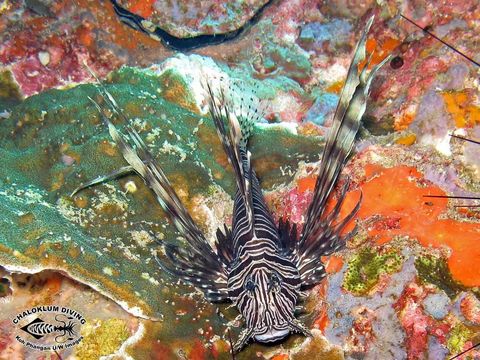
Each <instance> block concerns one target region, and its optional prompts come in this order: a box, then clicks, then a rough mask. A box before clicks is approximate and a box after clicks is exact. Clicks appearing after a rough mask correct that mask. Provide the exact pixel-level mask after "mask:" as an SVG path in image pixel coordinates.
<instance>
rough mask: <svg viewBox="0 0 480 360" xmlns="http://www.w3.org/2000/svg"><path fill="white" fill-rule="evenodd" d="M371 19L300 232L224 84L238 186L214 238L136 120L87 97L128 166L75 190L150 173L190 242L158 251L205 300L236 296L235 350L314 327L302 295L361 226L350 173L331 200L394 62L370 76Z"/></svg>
mask: <svg viewBox="0 0 480 360" xmlns="http://www.w3.org/2000/svg"><path fill="white" fill-rule="evenodd" d="M372 22H373V17H372V18H371V19H370V20H369V21H368V23H367V26H366V29H365V30H364V32H363V34H362V36H361V38H360V40H359V43H358V44H357V47H356V50H355V52H354V56H353V60H352V62H351V65H350V68H349V71H348V75H347V79H346V82H345V85H344V87H343V90H342V93H341V96H340V100H339V103H338V106H337V108H336V111H335V115H334V119H333V125H332V127H331V129H330V133H329V135H328V139H327V141H326V145H325V148H324V150H323V155H322V159H321V163H320V169H319V176H318V178H317V180H316V184H315V189H314V196H313V200H312V202H311V204H310V205H309V207H308V210H307V214H306V221H305V223H304V226H303V230H302V231H301V233H300V234H299V235H298V236H297V225H296V224H291V223H290V222H289V221H288V220H285V221H284V220H280V221H279V224H278V225H277V224H275V222H274V219H273V217H272V214H271V213H270V211H269V209H268V207H267V205H266V203H265V200H264V198H263V195H262V190H261V188H260V184H259V180H258V178H257V176H256V173H255V171H254V169H253V168H252V163H251V153H250V152H249V150H248V139H249V136H250V134H251V132H252V129H253V123H252V121H251V119H248V118H245V117H242V116H241V115H238V116H237V115H236V114H234V112H232V111H231V107H230V106H229V104H228V102H227V101H226V97H225V93H224V92H223V91H220V94H218V92H215V91H214V90H213V89H212V86H211V85H209V84H207V85H206V87H205V91H206V93H207V98H208V103H209V110H210V116H211V118H212V119H213V122H214V124H215V127H216V129H217V132H218V135H219V137H220V140H221V143H222V145H223V148H224V150H225V152H226V154H227V156H228V160H229V162H230V164H231V165H232V167H233V170H234V174H235V180H236V187H237V190H236V194H235V199H234V205H233V220H232V227H231V229H229V228H228V227H227V226H226V225H225V226H224V229H223V230H221V229H218V230H217V234H216V235H217V238H216V241H215V244H214V246H212V245H211V244H210V242H209V241H208V240H207V239H206V237H205V236H204V234H203V233H202V231H201V230H200V229H199V227H198V226H197V225H196V224H195V222H194V220H193V219H192V217H191V216H190V214H189V213H188V211H187V210H186V208H185V207H184V205H183V204H182V202H181V201H180V199H179V197H178V195H177V194H176V192H175V190H174V189H173V187H172V186H171V184H170V182H169V181H168V179H167V177H166V176H165V174H164V172H163V170H162V168H161V167H160V165H159V164H158V163H157V162H156V161H155V159H154V157H153V156H152V155H151V153H150V152H149V151H148V149H147V147H146V145H145V143H144V142H143V140H142V139H141V138H140V136H139V135H138V133H137V132H136V131H135V130H134V129H133V128H131V127H128V128H127V130H126V131H127V134H126V135H124V134H122V133H121V132H119V131H118V130H117V129H116V128H115V126H114V125H113V124H112V123H111V122H110V120H109V119H108V118H107V116H106V115H105V114H104V113H103V112H102V110H101V108H100V106H99V105H98V104H97V103H96V102H95V101H93V100H92V99H90V100H91V101H92V102H93V103H94V105H95V106H96V107H97V109H98V110H99V113H100V116H101V117H102V119H103V121H104V123H105V124H106V125H107V126H108V130H109V133H110V135H111V137H112V138H113V140H114V142H115V144H116V145H117V146H118V148H119V149H120V151H121V153H122V155H123V157H124V159H125V160H126V162H127V163H128V164H129V165H128V166H125V167H123V168H121V169H120V170H117V171H116V172H114V173H112V174H110V175H107V176H101V177H99V178H96V179H94V180H92V181H90V182H88V183H86V184H84V185H82V186H80V187H79V188H78V189H76V191H78V190H81V189H83V188H86V187H88V186H91V185H94V184H97V183H100V182H104V181H106V180H109V179H112V178H115V177H118V176H119V175H123V174H126V173H127V172H132V171H133V172H135V173H137V174H138V175H139V176H140V177H141V178H142V179H143V181H144V182H145V183H146V185H147V186H148V187H149V188H150V189H151V190H152V191H153V192H154V193H155V195H156V197H157V200H158V202H159V204H160V206H161V207H162V208H163V210H164V211H165V213H166V214H167V215H168V216H169V218H170V219H171V221H172V223H173V224H174V225H175V227H176V229H177V230H178V231H179V232H180V233H181V235H182V236H183V238H184V239H185V242H186V244H184V245H183V246H180V245H176V244H173V243H165V242H163V241H162V242H161V243H162V246H163V248H164V250H165V256H164V257H163V258H162V259H159V258H157V262H158V263H159V265H160V266H161V268H163V269H164V270H165V271H166V272H167V273H169V274H170V275H171V276H173V277H175V278H176V279H180V280H183V282H185V283H187V284H190V285H192V286H194V287H196V288H197V289H199V290H200V291H201V292H203V294H204V296H205V297H206V299H207V300H209V301H211V302H223V301H231V302H233V304H234V305H236V307H237V308H238V310H239V312H240V315H241V317H242V318H243V319H244V329H243V330H242V331H241V333H240V335H239V339H238V340H237V342H236V344H235V345H234V346H233V349H232V351H234V352H238V351H240V350H241V349H242V348H243V347H244V346H245V345H246V344H247V343H248V342H249V341H250V340H254V341H257V342H262V343H269V342H276V341H279V340H281V339H283V338H285V337H286V336H287V335H288V334H289V333H291V332H293V333H301V334H304V335H307V336H308V335H311V334H310V331H309V330H308V328H307V327H306V326H305V325H303V324H302V323H301V322H300V321H299V320H297V319H296V317H295V310H296V305H297V302H298V301H299V298H300V296H301V295H302V294H303V292H304V290H306V289H308V288H310V287H312V286H314V285H316V284H318V283H319V282H320V281H321V280H322V278H323V277H324V276H325V274H326V272H325V268H324V264H323V263H322V261H321V256H325V255H330V254H332V253H334V252H336V251H339V250H341V249H342V248H343V247H344V246H345V243H346V241H347V240H348V239H349V238H351V237H352V236H353V235H354V234H355V229H354V230H353V231H350V232H348V233H344V229H345V226H346V225H347V224H348V223H349V222H350V221H351V220H352V219H353V218H354V217H355V215H356V213H357V211H358V210H359V207H360V203H361V198H360V200H359V201H358V203H357V204H356V206H355V207H354V209H353V210H352V211H351V212H350V213H349V214H348V215H347V216H346V217H345V218H343V219H340V218H339V213H340V209H341V206H342V203H343V201H344V199H345V196H346V193H347V190H348V188H349V181H346V182H345V185H343V186H342V187H341V189H340V191H339V196H338V199H337V202H336V204H335V206H333V208H332V209H329V208H327V203H328V201H329V199H330V198H331V197H332V192H333V190H334V188H335V186H336V184H337V181H338V179H339V176H340V173H341V171H342V169H343V167H344V165H345V163H346V161H347V158H348V156H349V154H350V153H351V151H352V149H353V145H354V141H355V136H356V134H357V131H358V129H359V127H360V120H361V118H362V116H363V114H364V112H365V109H366V100H367V97H368V94H369V89H370V85H371V82H372V79H373V76H374V75H375V73H376V72H377V70H378V69H379V68H380V67H381V66H382V65H383V64H384V63H385V62H386V61H387V59H385V60H384V61H382V62H381V63H380V64H378V65H376V66H374V67H373V68H372V69H371V70H370V72H369V74H368V75H367V69H368V68H369V62H370V59H371V57H370V58H369V59H368V60H367V61H365V58H366V56H365V52H366V51H365V43H366V39H367V34H368V31H369V29H370V27H371V25H372ZM362 64H363V69H362V70H361V71H360V73H359V66H361V65H362ZM103 97H104V100H105V102H106V103H107V104H108V105H109V107H110V108H111V110H112V113H113V116H120V117H121V118H122V119H123V120H125V121H128V120H127V118H126V116H125V115H124V114H123V113H122V112H121V111H120V108H119V107H118V105H117V104H116V102H115V100H114V99H113V97H112V96H111V95H110V94H109V93H108V92H107V90H106V89H105V88H103ZM76 191H75V192H76Z"/></svg>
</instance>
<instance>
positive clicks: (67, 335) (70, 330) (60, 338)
mask: <svg viewBox="0 0 480 360" xmlns="http://www.w3.org/2000/svg"><path fill="white" fill-rule="evenodd" d="M62 316H63V317H65V318H66V321H64V320H61V319H60V317H62ZM55 320H56V321H57V322H58V323H59V324H60V325H53V324H50V323H48V322H45V321H43V320H42V319H41V318H39V317H37V318H36V319H35V320H32V321H31V322H30V323H28V324H27V325H25V326H23V327H21V328H20V329H21V330H23V331H25V332H26V333H28V334H29V335H31V336H33V337H34V338H35V339H37V340H39V339H41V338H42V337H44V336H45V335H49V334H53V333H59V334H58V335H57V336H55V341H56V342H57V343H62V342H65V341H68V340H73V339H74V336H75V335H76V332H75V329H74V328H75V323H74V322H73V321H72V320H73V317H71V316H65V315H62V314H58V315H56V316H55Z"/></svg>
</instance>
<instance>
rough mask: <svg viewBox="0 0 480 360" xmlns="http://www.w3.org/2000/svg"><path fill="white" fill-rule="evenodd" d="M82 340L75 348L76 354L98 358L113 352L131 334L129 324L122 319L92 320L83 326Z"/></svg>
mask: <svg viewBox="0 0 480 360" xmlns="http://www.w3.org/2000/svg"><path fill="white" fill-rule="evenodd" d="M81 335H82V336H83V340H82V342H81V343H80V344H79V345H78V346H77V347H76V348H75V355H76V356H77V357H78V358H81V359H84V360H96V359H99V358H100V357H101V356H105V355H110V354H113V353H114V352H115V351H117V350H118V348H120V346H121V345H122V343H123V342H124V341H125V340H127V339H128V337H129V336H130V334H129V332H128V329H127V325H126V323H125V321H124V320H121V319H108V320H99V319H97V320H92V321H87V323H86V324H85V325H83V326H82V331H81Z"/></svg>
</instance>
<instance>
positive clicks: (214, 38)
mask: <svg viewBox="0 0 480 360" xmlns="http://www.w3.org/2000/svg"><path fill="white" fill-rule="evenodd" d="M110 1H111V3H112V4H113V9H114V10H115V13H116V14H117V15H118V16H119V17H120V20H121V21H122V22H123V23H125V24H126V25H128V26H130V27H131V28H133V29H135V30H139V31H141V32H143V33H145V34H147V35H149V36H150V37H154V38H158V40H159V41H161V42H162V44H163V45H165V46H166V47H168V48H170V49H172V50H178V51H190V50H193V49H197V48H201V47H204V46H210V45H218V44H221V43H223V42H226V41H230V40H233V39H235V38H237V37H238V36H240V35H241V34H242V33H244V32H245V31H246V30H247V29H248V28H249V27H250V26H252V25H254V24H256V23H257V21H258V20H259V19H260V17H261V15H262V13H263V11H264V10H265V8H266V7H267V6H268V5H270V4H271V3H272V2H273V0H270V1H268V2H266V3H265V4H263V5H262V7H260V8H259V9H258V10H257V12H256V13H255V14H254V15H253V16H252V17H251V18H250V20H248V21H247V22H246V23H245V24H244V25H243V26H242V27H240V28H238V29H237V30H233V31H229V32H226V33H221V34H213V35H198V36H193V37H189V38H179V37H176V36H174V35H172V34H170V33H168V32H167V31H165V30H163V29H161V28H160V27H158V26H156V25H153V26H152V29H147V28H146V27H145V22H146V21H148V22H149V23H151V22H150V21H149V20H146V19H144V18H143V17H141V16H139V15H137V14H134V13H132V12H130V11H128V10H126V9H125V8H123V7H122V6H120V5H119V4H118V2H117V0H110Z"/></svg>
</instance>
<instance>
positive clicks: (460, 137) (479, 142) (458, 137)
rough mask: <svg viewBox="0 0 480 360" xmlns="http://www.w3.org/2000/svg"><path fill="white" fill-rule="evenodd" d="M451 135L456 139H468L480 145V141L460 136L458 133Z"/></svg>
mask: <svg viewBox="0 0 480 360" xmlns="http://www.w3.org/2000/svg"><path fill="white" fill-rule="evenodd" d="M450 136H451V137H453V138H456V139H460V140H464V141H468V142H471V143H474V144H478V145H480V141H476V140H472V139H468V138H466V137H463V136H458V135H454V134H450Z"/></svg>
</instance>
